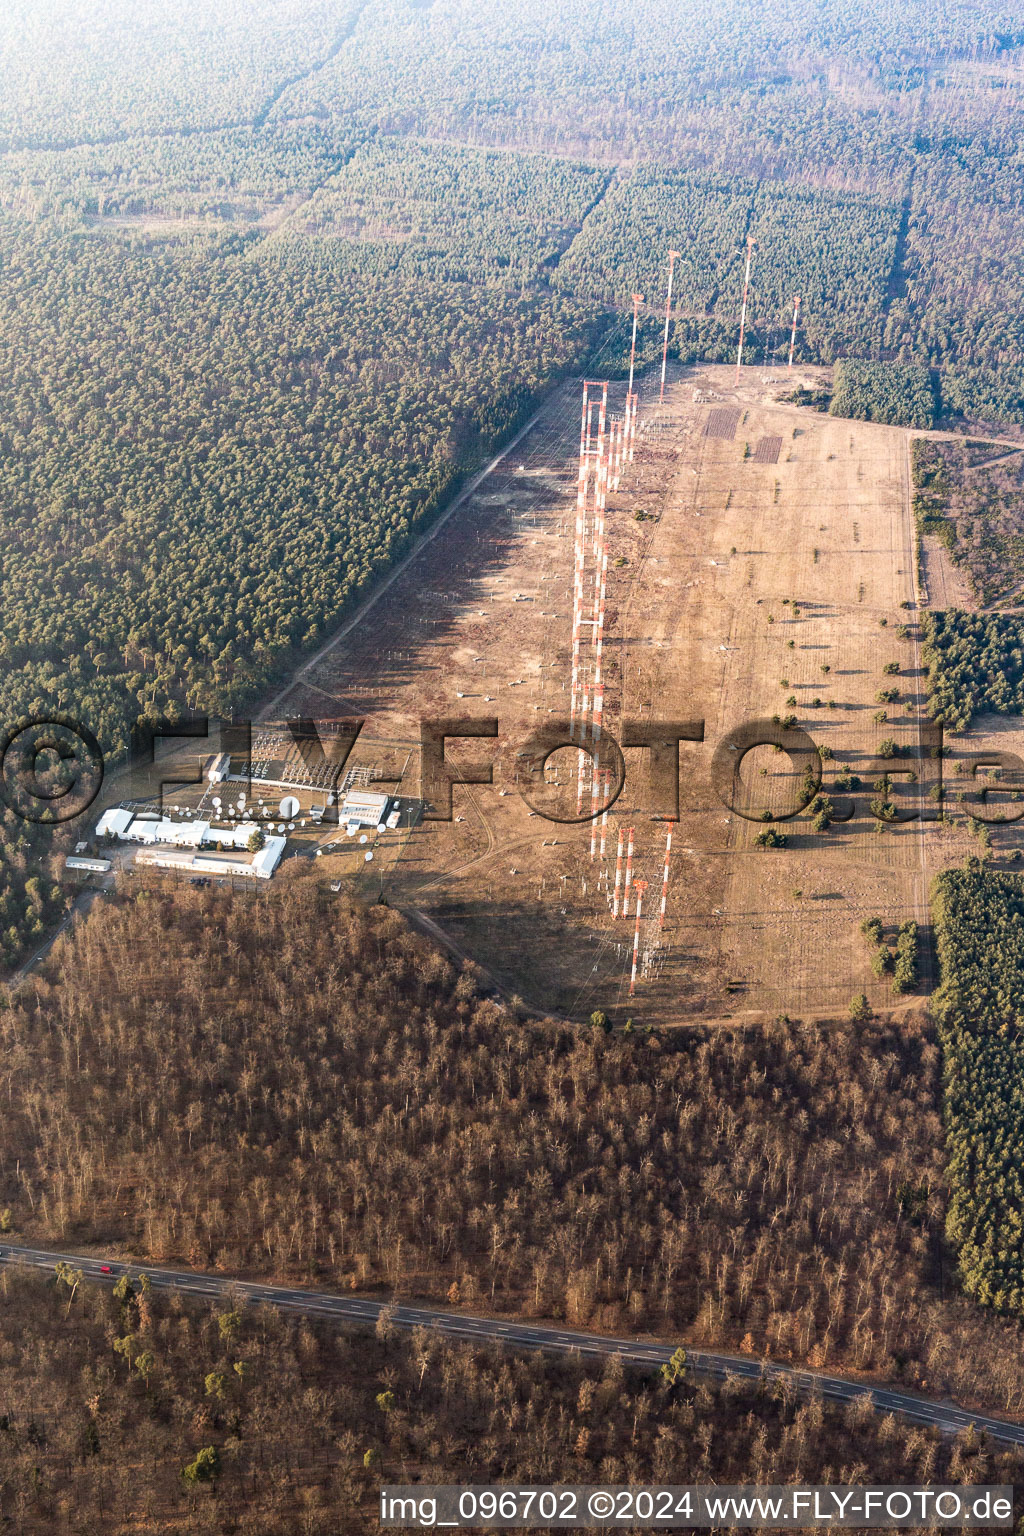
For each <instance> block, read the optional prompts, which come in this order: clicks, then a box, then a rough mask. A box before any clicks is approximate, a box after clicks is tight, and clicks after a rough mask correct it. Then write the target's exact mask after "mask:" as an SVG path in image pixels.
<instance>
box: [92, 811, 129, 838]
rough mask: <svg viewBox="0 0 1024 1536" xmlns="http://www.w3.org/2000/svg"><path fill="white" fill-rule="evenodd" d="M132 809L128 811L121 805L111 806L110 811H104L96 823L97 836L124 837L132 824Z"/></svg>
mask: <svg viewBox="0 0 1024 1536" xmlns="http://www.w3.org/2000/svg"><path fill="white" fill-rule="evenodd" d="M132 816H133V812H132V811H126V810H123V809H122V808H121V806H119V805H115V806H111V808H110V810H109V811H104V812H103V815H102V816H101V817H100V819H99V821H98V822H97V823H96V836H97V837H108V836H109V837H124V834H125V832H126V831H127V830H128V828H129V827H130V826H131V824H132Z"/></svg>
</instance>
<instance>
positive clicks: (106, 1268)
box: [100, 1264, 114, 1275]
mask: <svg viewBox="0 0 1024 1536" xmlns="http://www.w3.org/2000/svg"><path fill="white" fill-rule="evenodd" d="M113 1273H114V1271H113V1270H112V1269H111V1267H110V1265H109V1264H101V1265H100V1274H101V1275H112V1274H113Z"/></svg>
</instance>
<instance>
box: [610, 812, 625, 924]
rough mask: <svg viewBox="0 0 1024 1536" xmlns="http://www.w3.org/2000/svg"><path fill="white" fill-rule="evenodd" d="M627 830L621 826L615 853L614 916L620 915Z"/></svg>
mask: <svg viewBox="0 0 1024 1536" xmlns="http://www.w3.org/2000/svg"><path fill="white" fill-rule="evenodd" d="M625 836H626V834H625V830H624V829H623V828H622V827H620V828H619V851H618V853H617V854H616V855H615V890H614V893H613V896H612V917H618V915H619V887H620V886H621V885H622V844H623V842H624V841H625Z"/></svg>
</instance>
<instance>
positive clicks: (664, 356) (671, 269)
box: [658, 251, 679, 401]
mask: <svg viewBox="0 0 1024 1536" xmlns="http://www.w3.org/2000/svg"><path fill="white" fill-rule="evenodd" d="M678 256H679V252H678V251H669V253H668V298H667V299H666V300H665V341H664V344H663V346H662V349H661V394H660V395H659V396H658V399H659V401H663V400H664V399H665V369H666V367H667V365H668V327H669V321H670V320H671V318H672V278H673V276H674V274H675V269H676V260H677V258H678Z"/></svg>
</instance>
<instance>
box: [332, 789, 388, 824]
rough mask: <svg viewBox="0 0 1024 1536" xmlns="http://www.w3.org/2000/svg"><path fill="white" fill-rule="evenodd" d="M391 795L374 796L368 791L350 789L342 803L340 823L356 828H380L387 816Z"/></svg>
mask: <svg viewBox="0 0 1024 1536" xmlns="http://www.w3.org/2000/svg"><path fill="white" fill-rule="evenodd" d="M390 804H391V796H390V795H379V794H374V793H372V792H371V791H370V790H368V789H350V790H349V792H348V794H347V795H346V796H345V799H344V801H343V802H342V806H341V811H340V813H339V816H338V820H339V821H343V822H347V823H348V825H349V826H355V827H378V826H380V824H381V822H382V821H384V819H385V818H386V816H387V813H388V806H389V805H390Z"/></svg>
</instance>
